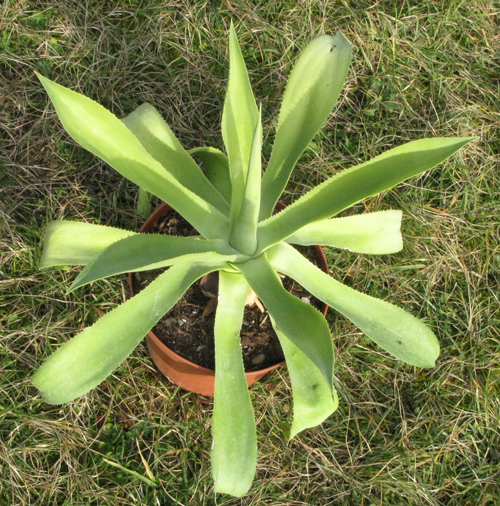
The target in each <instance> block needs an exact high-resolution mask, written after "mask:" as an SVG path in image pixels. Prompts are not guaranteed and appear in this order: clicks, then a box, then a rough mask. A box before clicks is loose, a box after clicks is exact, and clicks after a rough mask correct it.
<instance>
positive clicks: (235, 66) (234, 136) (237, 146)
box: [222, 23, 259, 225]
mask: <svg viewBox="0 0 500 506" xmlns="http://www.w3.org/2000/svg"><path fill="white" fill-rule="evenodd" d="M258 118H259V111H258V109H257V104H256V103H255V98H254V96H253V93H252V88H251V86H250V81H249V79H248V73H247V69H246V67H245V61H244V60H243V55H242V54H241V49H240V46H239V44H238V39H237V37H236V32H235V31H234V26H233V24H232V23H231V30H230V34H229V80H228V85H227V92H226V100H225V102H224V110H223V112H222V138H223V139H224V145H225V146H226V151H227V155H228V158H229V170H230V173H231V191H232V194H231V224H232V225H233V224H234V222H235V221H236V218H237V217H238V213H239V211H240V209H241V205H242V202H243V196H244V194H245V184H246V180H247V171H248V164H249V162H250V152H251V150H252V143H253V138H254V133H255V127H256V125H257V121H258Z"/></svg>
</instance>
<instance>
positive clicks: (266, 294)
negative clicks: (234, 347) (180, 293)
mask: <svg viewBox="0 0 500 506" xmlns="http://www.w3.org/2000/svg"><path fill="white" fill-rule="evenodd" d="M233 266H234V267H235V268H236V269H238V270H239V271H241V272H242V273H243V275H244V276H245V278H246V280H247V281H248V283H249V284H250V286H251V287H252V289H253V290H254V292H255V293H256V294H257V296H258V297H259V299H260V300H261V301H262V302H263V304H264V306H265V307H266V309H267V311H268V312H269V314H270V316H271V317H272V318H273V319H274V321H275V322H276V325H277V328H278V329H279V330H280V331H281V332H283V333H284V334H285V335H286V336H287V337H288V339H290V341H292V343H293V344H295V346H297V347H298V348H299V349H300V350H301V351H302V353H304V354H305V355H306V356H307V357H308V358H309V359H310V360H311V361H312V362H313V363H314V364H315V365H316V367H317V368H318V369H319V370H320V371H321V374H322V375H323V376H324V378H325V380H326V382H327V384H328V386H329V388H330V389H331V388H332V381H333V360H334V358H333V343H332V336H331V334H330V329H329V328H328V324H327V322H326V320H325V318H324V316H323V315H322V314H321V313H320V312H319V311H318V310H317V309H316V308H314V307H313V306H311V305H310V304H306V303H305V302H302V301H301V300H300V299H299V298H297V297H294V296H293V295H292V294H290V293H288V292H287V291H286V290H285V289H284V288H283V286H282V284H281V281H280V279H279V277H278V275H277V274H276V272H275V271H274V270H273V268H272V267H271V265H270V264H269V262H268V261H267V259H266V255H265V254H263V255H260V256H259V257H257V258H254V259H252V260H248V261H247V262H243V263H239V264H234V265H233Z"/></svg>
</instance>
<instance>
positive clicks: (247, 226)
mask: <svg viewBox="0 0 500 506" xmlns="http://www.w3.org/2000/svg"><path fill="white" fill-rule="evenodd" d="M261 113H262V110H259V120H258V121H257V126H256V127H255V134H254V137H253V144H252V151H251V153H250V162H249V164H248V175H247V181H246V184H245V195H244V197H243V202H242V205H241V209H240V211H239V214H238V216H237V218H236V220H235V221H232V222H231V229H230V231H229V244H231V245H232V246H233V247H234V248H236V249H237V250H238V251H241V252H242V253H245V254H246V255H253V254H254V253H255V250H256V249H257V224H258V222H259V209H260V181H261V177H262V123H261Z"/></svg>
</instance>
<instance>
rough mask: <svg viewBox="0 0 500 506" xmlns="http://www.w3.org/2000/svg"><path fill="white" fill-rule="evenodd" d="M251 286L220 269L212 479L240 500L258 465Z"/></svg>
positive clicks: (235, 275) (216, 326)
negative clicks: (249, 364) (249, 349)
mask: <svg viewBox="0 0 500 506" xmlns="http://www.w3.org/2000/svg"><path fill="white" fill-rule="evenodd" d="M249 288H250V287H249V286H248V283H247V282H246V281H245V278H244V277H243V276H242V275H241V274H239V273H235V274H231V273H227V272H224V271H220V273H219V303H218V306H217V313H216V316H215V330H214V332H215V399H214V416H213V423H212V435H213V438H214V441H213V447H212V475H213V478H214V481H215V491H216V492H220V493H224V494H231V495H233V496H235V497H242V496H244V495H245V494H246V493H247V492H248V490H249V489H250V487H251V486H252V481H253V477H254V475H255V469H256V466H257V434H256V430H255V418H254V414H253V409H252V403H251V401H250V395H249V393H248V386H247V382H246V379H245V369H244V367H243V357H242V355H241V343H240V337H239V332H240V329H241V324H242V321H243V310H244V308H245V300H246V298H247V295H248V292H249Z"/></svg>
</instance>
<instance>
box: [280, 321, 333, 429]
mask: <svg viewBox="0 0 500 506" xmlns="http://www.w3.org/2000/svg"><path fill="white" fill-rule="evenodd" d="M271 321H272V323H273V327H274V330H275V331H276V334H277V335H278V338H279V340H280V344H281V347H282V348H283V353H284V354H285V360H286V366H287V368H288V373H289V374H290V381H291V382H292V394H293V422H292V426H291V428H290V434H289V436H288V439H292V438H293V437H295V436H296V435H297V434H298V433H299V432H301V431H303V430H304V429H309V428H311V427H316V425H319V424H320V423H323V422H324V421H325V420H326V419H327V418H328V417H329V416H330V415H331V414H332V413H333V412H334V411H335V410H336V409H337V407H338V405H339V398H338V395H337V392H336V390H335V388H334V389H333V392H332V390H330V386H329V385H328V383H327V382H326V381H325V378H324V377H323V375H322V374H321V371H320V370H319V369H318V368H317V367H316V366H315V365H314V363H313V362H312V361H311V360H309V359H308V358H307V356H306V355H305V354H304V353H302V352H301V351H300V349H299V348H298V347H297V346H295V345H294V344H293V343H292V341H290V339H288V338H287V337H286V336H285V334H283V332H281V331H280V330H279V328H277V327H276V323H275V322H274V320H273V319H272V318H271ZM332 393H333V396H332Z"/></svg>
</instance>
